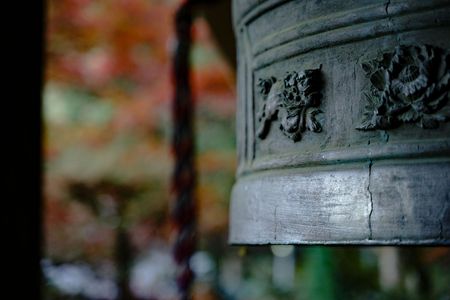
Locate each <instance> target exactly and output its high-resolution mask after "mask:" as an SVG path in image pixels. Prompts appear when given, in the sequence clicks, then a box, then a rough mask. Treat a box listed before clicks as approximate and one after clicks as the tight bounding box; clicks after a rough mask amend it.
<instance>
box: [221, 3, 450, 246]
mask: <svg viewBox="0 0 450 300" xmlns="http://www.w3.org/2000/svg"><path fill="white" fill-rule="evenodd" d="M233 23H234V30H235V36H236V40H237V48H238V49H237V51H238V52H237V53H238V70H237V73H238V74H237V75H238V108H237V144H238V157H239V158H238V160H239V166H238V172H237V181H236V183H235V185H234V187H233V191H232V199H231V212H230V215H231V216H230V218H231V220H230V236H229V241H230V243H232V244H360V245H361V244H368V245H371V244H373V245H375V244H386V245H400V244H408V245H409V244H413V245H427V244H430V245H431V244H440V245H445V244H446V245H448V244H450V99H449V98H450V93H449V91H450V1H448V0H433V1H423V0H409V1H395V0H391V1H384V0H382V1H375V0H345V1H341V0H322V1H313V0H302V1H286V0H235V1H233Z"/></svg>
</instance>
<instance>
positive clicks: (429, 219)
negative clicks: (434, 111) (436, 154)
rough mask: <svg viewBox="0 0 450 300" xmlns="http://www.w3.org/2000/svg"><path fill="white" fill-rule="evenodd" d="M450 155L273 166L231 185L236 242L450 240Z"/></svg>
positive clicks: (232, 227) (419, 242)
mask: <svg viewBox="0 0 450 300" xmlns="http://www.w3.org/2000/svg"><path fill="white" fill-rule="evenodd" d="M449 179H450V160H449V159H448V158H440V159H426V160H420V159H415V160H395V161H392V160H389V161H368V162H365V163H355V164H346V165H344V166H339V165H334V166H326V167H315V168H306V167H304V168H291V169H280V170H269V171H261V172H257V173H252V174H250V175H244V176H241V177H240V178H239V179H238V181H237V182H236V184H235V185H234V187H233V191H232V200H231V210H230V234H229V242H230V244H247V245H263V244H317V245H324V244H336V245H346V244H354V245H449V244H450V180H449Z"/></svg>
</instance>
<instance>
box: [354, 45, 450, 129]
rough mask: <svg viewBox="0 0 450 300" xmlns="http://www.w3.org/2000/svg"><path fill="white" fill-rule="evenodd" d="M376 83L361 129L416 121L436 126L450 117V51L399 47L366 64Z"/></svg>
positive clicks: (388, 126) (368, 100)
mask: <svg viewBox="0 0 450 300" xmlns="http://www.w3.org/2000/svg"><path fill="white" fill-rule="evenodd" d="M362 68H363V69H364V72H365V73H366V74H367V77H368V78H369V79H370V82H371V83H372V86H371V89H370V91H368V92H366V93H364V96H365V98H366V101H367V106H366V111H365V112H364V120H363V122H362V123H361V125H359V126H358V127H357V129H360V130H374V129H393V128H396V127H398V126H400V125H401V124H402V123H415V124H417V125H419V126H420V127H422V128H426V129H434V128H437V127H438V126H439V123H440V122H446V121H448V120H449V119H450V105H449V103H448V102H449V97H450V92H449V91H450V53H449V52H448V51H445V50H443V49H441V48H438V47H433V46H430V45H421V46H398V47H397V48H396V49H395V51H394V52H392V53H385V54H383V55H382V57H381V58H379V59H374V60H371V61H368V62H365V63H363V64H362Z"/></svg>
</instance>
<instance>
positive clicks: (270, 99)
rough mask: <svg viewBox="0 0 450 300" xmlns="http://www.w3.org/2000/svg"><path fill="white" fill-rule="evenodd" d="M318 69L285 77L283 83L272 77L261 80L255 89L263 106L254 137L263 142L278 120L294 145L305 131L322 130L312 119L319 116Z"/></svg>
mask: <svg viewBox="0 0 450 300" xmlns="http://www.w3.org/2000/svg"><path fill="white" fill-rule="evenodd" d="M319 77H320V69H313V70H305V71H302V72H299V73H297V72H290V73H287V74H286V76H285V77H284V78H283V80H277V79H276V78H275V77H270V78H267V79H260V80H259V82H258V86H259V88H260V94H261V95H262V96H263V101H264V102H263V105H262V109H261V111H260V112H259V113H258V116H257V117H258V121H259V123H260V126H259V128H258V131H257V135H258V137H259V138H260V139H264V138H266V136H267V134H268V133H269V130H270V126H271V123H272V121H275V120H277V119H280V126H279V128H280V130H281V131H282V132H283V133H284V134H285V135H286V136H287V137H289V138H290V139H291V140H293V141H294V142H297V141H299V140H300V139H301V137H302V133H303V132H304V131H305V130H306V129H308V130H310V131H313V132H320V131H321V130H322V127H321V125H320V123H319V122H318V121H317V120H316V118H315V116H316V115H317V114H318V113H320V112H321V111H320V109H319V108H318V106H319V105H320V99H321V97H322V94H321V93H320V78H319Z"/></svg>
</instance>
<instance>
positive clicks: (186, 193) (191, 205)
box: [172, 1, 197, 300]
mask: <svg viewBox="0 0 450 300" xmlns="http://www.w3.org/2000/svg"><path fill="white" fill-rule="evenodd" d="M192 20H193V16H192V4H191V2H190V1H185V2H184V3H183V4H182V5H181V7H180V8H179V9H178V11H177V13H176V16H175V31H176V37H177V46H176V50H175V56H174V65H173V68H174V69H173V72H174V74H173V75H174V84H175V99H174V101H173V107H172V114H173V121H174V131H173V137H172V147H173V151H174V156H175V168H174V173H173V178H172V191H173V194H174V201H175V205H174V208H173V210H172V218H173V221H174V224H175V227H176V231H177V236H176V241H175V244H174V246H173V256H174V259H175V261H176V263H177V286H178V290H179V293H180V299H183V300H187V299H191V295H190V294H191V287H192V283H193V281H194V273H193V271H192V270H191V268H190V266H189V259H190V257H191V256H192V254H193V252H194V250H195V245H196V227H197V226H196V225H197V224H196V201H195V195H194V190H195V182H196V170H195V162H194V130H193V112H194V104H193V99H192V94H191V88H190V72H189V71H190V64H189V53H190V45H191V27H192Z"/></svg>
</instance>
